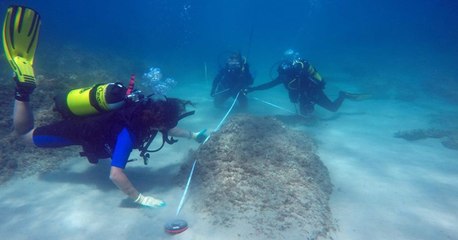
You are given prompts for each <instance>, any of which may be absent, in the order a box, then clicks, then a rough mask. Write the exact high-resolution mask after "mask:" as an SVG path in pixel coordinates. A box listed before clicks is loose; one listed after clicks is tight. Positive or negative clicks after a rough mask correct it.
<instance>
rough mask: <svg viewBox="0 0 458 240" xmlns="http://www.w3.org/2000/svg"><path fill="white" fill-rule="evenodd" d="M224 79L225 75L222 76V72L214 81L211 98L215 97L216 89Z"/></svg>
mask: <svg viewBox="0 0 458 240" xmlns="http://www.w3.org/2000/svg"><path fill="white" fill-rule="evenodd" d="M222 77H223V74H222V71H220V72H219V73H218V74H217V75H216V77H215V79H213V83H212V89H211V92H210V96H212V97H213V96H214V95H215V91H216V87H217V86H218V84H219V82H220V81H221V78H222Z"/></svg>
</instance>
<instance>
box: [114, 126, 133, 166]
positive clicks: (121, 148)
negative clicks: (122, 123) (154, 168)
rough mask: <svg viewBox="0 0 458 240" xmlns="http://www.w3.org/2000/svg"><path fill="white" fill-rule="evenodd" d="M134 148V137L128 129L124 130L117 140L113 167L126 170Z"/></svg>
mask: <svg viewBox="0 0 458 240" xmlns="http://www.w3.org/2000/svg"><path fill="white" fill-rule="evenodd" d="M133 148H134V136H133V135H132V133H130V132H129V131H128V130H127V129H126V128H123V129H122V130H121V132H120V133H119V134H118V137H117V139H116V145H115V148H114V152H113V156H112V157H111V166H114V167H118V168H123V169H124V168H125V167H126V164H127V161H128V159H129V155H130V153H131V152H132V149H133Z"/></svg>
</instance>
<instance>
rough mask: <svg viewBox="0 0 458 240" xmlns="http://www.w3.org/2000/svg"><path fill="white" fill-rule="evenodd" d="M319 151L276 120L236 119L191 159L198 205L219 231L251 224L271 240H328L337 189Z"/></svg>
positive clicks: (195, 202)
mask: <svg viewBox="0 0 458 240" xmlns="http://www.w3.org/2000/svg"><path fill="white" fill-rule="evenodd" d="M315 151H316V146H315V144H314V143H313V141H312V139H311V138H309V137H308V136H306V135H305V134H304V133H303V132H297V131H293V130H290V129H288V128H286V127H285V126H284V125H282V123H281V122H280V121H278V120H275V119H274V118H269V117H253V116H248V115H238V116H235V117H233V118H232V119H230V120H229V121H228V122H227V124H226V125H225V126H223V128H222V129H221V130H220V131H218V132H217V133H214V134H213V135H212V137H211V138H210V139H209V141H207V143H206V144H204V145H202V146H201V147H200V148H199V149H198V150H197V151H195V152H194V153H192V157H193V158H194V159H196V160H197V165H196V170H195V173H194V176H193V185H192V188H193V191H192V195H191V198H194V200H193V201H192V205H193V207H194V209H195V210H196V211H198V212H201V213H204V214H206V215H207V216H208V218H209V219H210V221H212V222H213V224H214V225H215V226H220V227H228V228H229V227H232V226H234V224H239V225H240V224H241V223H245V224H246V225H248V226H249V228H250V229H252V230H253V232H252V233H250V234H255V235H256V236H257V237H260V236H261V238H262V236H263V235H264V239H279V238H280V239H281V238H282V237H281V236H283V235H284V234H286V233H291V232H295V233H296V234H297V237H300V238H301V239H317V238H320V239H321V238H327V237H328V236H329V232H330V231H331V230H332V229H333V227H334V224H333V222H332V217H331V211H330V209H329V196H330V194H331V192H332V184H331V181H330V178H329V174H328V170H327V168H326V167H325V166H324V165H323V163H322V162H321V160H320V158H319V157H318V156H317V155H316V153H315ZM189 167H190V166H187V167H186V168H183V171H182V173H183V174H185V173H186V174H187V172H188V171H189ZM196 198H199V199H196ZM246 225H245V226H246ZM238 237H242V239H243V238H245V239H250V238H253V237H254V235H252V236H243V234H241V233H238Z"/></svg>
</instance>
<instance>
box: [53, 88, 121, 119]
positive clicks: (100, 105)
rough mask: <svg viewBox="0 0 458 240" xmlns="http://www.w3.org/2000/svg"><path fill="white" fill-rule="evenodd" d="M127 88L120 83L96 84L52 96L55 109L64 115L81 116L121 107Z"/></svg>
mask: <svg viewBox="0 0 458 240" xmlns="http://www.w3.org/2000/svg"><path fill="white" fill-rule="evenodd" d="M126 91H127V88H126V87H125V86H124V85H122V84H121V83H105V84H96V85H93V86H91V87H86V88H79V89H74V90H70V91H69V92H67V93H65V94H59V95H57V96H56V97H55V98H54V102H55V105H56V110H57V111H58V112H60V113H61V114H62V116H64V117H82V116H89V115H94V114H98V113H103V112H109V111H112V110H115V109H118V108H121V107H122V106H123V105H124V104H125V102H126Z"/></svg>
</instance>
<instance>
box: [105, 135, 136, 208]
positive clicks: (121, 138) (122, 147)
mask: <svg viewBox="0 0 458 240" xmlns="http://www.w3.org/2000/svg"><path fill="white" fill-rule="evenodd" d="M134 139H135V138H134V137H133V135H132V133H130V132H129V130H127V129H126V128H123V129H122V130H121V132H120V133H119V134H118V136H117V138H116V145H115V147H114V151H113V156H112V157H111V169H110V179H111V181H112V182H113V183H114V184H115V185H116V186H117V187H118V188H119V189H120V190H121V191H123V192H124V193H125V194H126V195H127V196H129V197H130V198H132V199H134V200H135V199H136V198H137V197H138V194H139V193H138V191H137V190H136V189H135V187H134V186H133V185H132V183H131V182H130V181H129V179H128V178H127V176H126V174H124V168H125V167H126V164H127V160H128V159H129V156H130V153H131V152H132V149H133V147H134Z"/></svg>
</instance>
